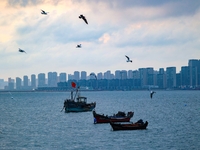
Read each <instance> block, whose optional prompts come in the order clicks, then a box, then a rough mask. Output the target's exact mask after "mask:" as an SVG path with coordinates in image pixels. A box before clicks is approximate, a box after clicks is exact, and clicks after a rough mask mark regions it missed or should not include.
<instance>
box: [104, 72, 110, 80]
mask: <svg viewBox="0 0 200 150" xmlns="http://www.w3.org/2000/svg"><path fill="white" fill-rule="evenodd" d="M110 78H111V71H110V70H108V71H106V72H104V79H107V80H110Z"/></svg>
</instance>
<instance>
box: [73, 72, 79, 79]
mask: <svg viewBox="0 0 200 150" xmlns="http://www.w3.org/2000/svg"><path fill="white" fill-rule="evenodd" d="M74 79H75V80H76V81H79V80H80V73H79V71H74Z"/></svg>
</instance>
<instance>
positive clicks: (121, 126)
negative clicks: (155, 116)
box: [110, 121, 148, 131]
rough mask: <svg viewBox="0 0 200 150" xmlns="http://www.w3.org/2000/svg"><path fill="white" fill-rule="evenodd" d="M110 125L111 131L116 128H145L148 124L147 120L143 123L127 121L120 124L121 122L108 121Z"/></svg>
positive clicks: (116, 129)
mask: <svg viewBox="0 0 200 150" xmlns="http://www.w3.org/2000/svg"><path fill="white" fill-rule="evenodd" d="M110 125H111V127H112V129H113V131H118V130H143V129H146V128H147V126H148V122H147V121H146V122H145V123H144V124H140V123H137V122H136V123H132V124H130V123H128V124H121V123H113V122H110Z"/></svg>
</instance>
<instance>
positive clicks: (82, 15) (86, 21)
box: [79, 15, 88, 24]
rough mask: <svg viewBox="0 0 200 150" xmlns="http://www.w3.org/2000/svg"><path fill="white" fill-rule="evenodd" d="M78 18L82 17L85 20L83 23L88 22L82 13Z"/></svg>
mask: <svg viewBox="0 0 200 150" xmlns="http://www.w3.org/2000/svg"><path fill="white" fill-rule="evenodd" d="M79 18H80V19H83V20H84V21H85V23H86V24H88V22H87V20H86V18H85V16H83V15H80V16H79Z"/></svg>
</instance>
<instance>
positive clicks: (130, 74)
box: [128, 70, 133, 79]
mask: <svg viewBox="0 0 200 150" xmlns="http://www.w3.org/2000/svg"><path fill="white" fill-rule="evenodd" d="M128 79H133V70H128Z"/></svg>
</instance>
